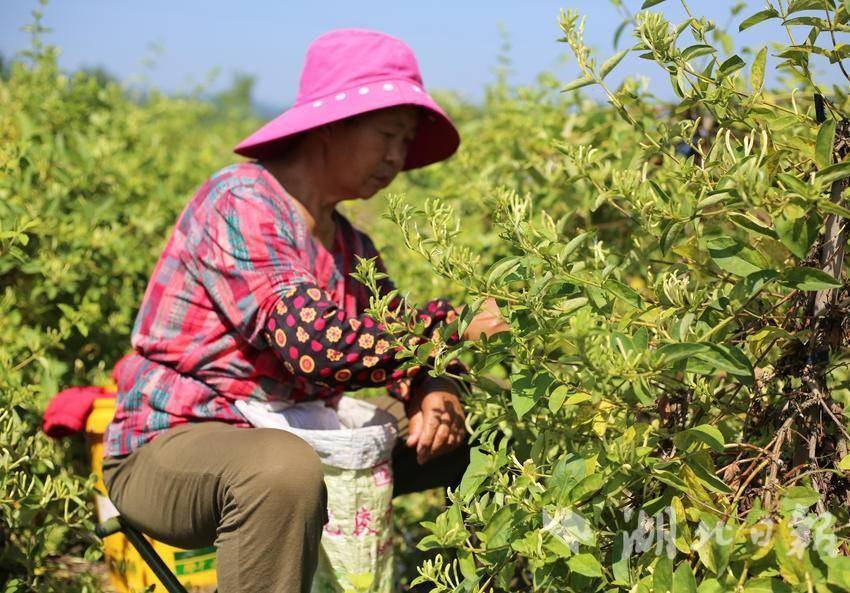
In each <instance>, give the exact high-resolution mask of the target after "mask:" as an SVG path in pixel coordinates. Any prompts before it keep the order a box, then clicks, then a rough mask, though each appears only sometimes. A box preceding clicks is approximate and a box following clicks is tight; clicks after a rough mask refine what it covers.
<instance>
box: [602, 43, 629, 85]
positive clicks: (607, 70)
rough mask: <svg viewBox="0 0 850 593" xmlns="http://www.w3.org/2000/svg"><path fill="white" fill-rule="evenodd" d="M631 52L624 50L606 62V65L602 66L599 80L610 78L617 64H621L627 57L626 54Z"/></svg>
mask: <svg viewBox="0 0 850 593" xmlns="http://www.w3.org/2000/svg"><path fill="white" fill-rule="evenodd" d="M629 51H630V50H628V49H624V50H622V51H619V52H617V53H616V54H614V55H613V56H611V57H610V58H608V59H607V60H605V63H604V64H602V66H601V67H600V68H599V78H602V79H604V78H605V77H606V76H608V74H609V73H610V72H611V70H613V69H614V68H616V67H617V64H619V63H620V62H621V61H622V59H623V58H624V57H626V54H627V53H629Z"/></svg>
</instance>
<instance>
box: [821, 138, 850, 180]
mask: <svg viewBox="0 0 850 593" xmlns="http://www.w3.org/2000/svg"><path fill="white" fill-rule="evenodd" d="M831 150H832V147H830V151H831ZM846 177H850V161H841V162H840V163H835V164H834V165H830V166H828V167H824V168H823V169H821V170H820V171H818V172H817V177H816V178H817V180H818V181H819V182H820V184H821V187H826V186H827V185H830V184H831V183H833V182H835V181H838V180H839V179H844V178H846Z"/></svg>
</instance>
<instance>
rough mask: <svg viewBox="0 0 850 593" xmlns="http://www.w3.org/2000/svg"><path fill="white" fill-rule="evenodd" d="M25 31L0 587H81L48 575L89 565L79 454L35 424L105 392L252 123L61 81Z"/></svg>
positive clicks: (9, 219) (115, 87)
mask: <svg viewBox="0 0 850 593" xmlns="http://www.w3.org/2000/svg"><path fill="white" fill-rule="evenodd" d="M29 28H30V30H31V32H32V33H33V36H34V39H33V44H32V46H31V48H30V50H28V51H27V52H23V53H22V54H21V55H19V56H18V57H17V58H16V59H15V60H13V61H12V62H11V63H10V64H9V65H8V71H7V72H6V73H5V74H4V76H3V77H2V78H0V318H2V320H3V330H2V336H3V337H2V339H0V518H1V519H0V582H2V583H3V590H4V591H6V592H8V593H11V592H17V591H29V590H33V591H52V590H69V591H71V590H73V591H92V590H94V589H95V587H96V586H97V583H96V581H95V579H94V578H93V577H92V576H91V575H90V574H88V573H87V572H85V571H84V572H82V573H79V574H77V575H76V576H73V575H65V576H62V575H60V574H59V571H58V570H55V566H54V565H53V564H51V563H52V562H54V561H55V559H56V557H57V556H58V555H60V554H69V555H71V556H72V557H73V556H76V557H80V558H82V557H84V556H85V557H86V558H88V559H89V560H93V559H96V558H97V556H98V555H99V544H98V542H97V541H96V540H95V538H94V537H93V535H92V534H91V530H92V527H93V521H94V518H93V508H92V505H91V498H92V495H93V489H92V487H93V484H94V482H93V480H91V479H90V477H89V465H88V460H87V458H86V455H85V449H84V444H83V443H82V440H81V439H67V440H63V441H58V442H57V441H53V440H51V439H48V438H47V437H46V436H45V435H44V434H43V433H42V432H41V430H40V426H41V413H42V411H43V410H44V406H45V405H46V403H47V401H48V399H49V398H50V397H51V396H52V395H54V394H55V393H56V392H57V391H58V390H60V389H62V388H65V387H68V386H70V385H90V384H104V383H106V382H107V381H108V373H109V370H110V369H111V368H112V365H113V364H114V363H115V361H116V360H117V359H118V358H119V357H120V356H122V355H123V354H124V353H125V352H126V351H127V350H128V348H129V335H130V330H131V328H132V323H133V319H134V317H135V315H136V312H137V308H138V304H139V302H140V300H141V296H142V295H143V294H144V288H145V285H146V283H147V280H148V276H149V274H150V272H151V270H152V269H153V266H154V264H155V262H156V258H157V257H158V255H159V253H160V251H161V250H162V247H163V246H164V244H165V241H166V239H167V235H168V233H169V231H170V229H171V227H172V226H173V224H174V221H175V220H176V218H177V215H178V214H179V212H180V210H181V209H182V208H183V206H184V205H185V203H186V201H187V200H188V197H189V196H191V194H192V192H193V191H194V190H195V189H196V187H197V186H198V185H199V184H200V183H201V182H202V181H203V179H204V178H205V177H206V176H208V175H209V174H210V173H211V172H213V171H215V170H216V169H217V168H219V167H221V166H223V165H226V164H228V163H229V162H230V161H231V160H232V157H231V155H230V147H231V146H232V145H233V144H234V143H235V142H237V141H238V139H239V138H241V137H242V136H243V135H245V134H247V133H248V132H249V131H250V130H252V129H253V128H254V127H255V126H256V125H257V123H258V122H257V121H255V120H254V119H253V118H251V117H247V116H246V115H245V110H244V109H243V108H242V106H239V105H237V104H231V103H227V101H224V103H223V104H218V103H216V102H209V101H201V100H200V99H198V98H192V97H188V98H175V97H166V96H163V95H161V94H159V93H156V92H151V93H148V94H147V96H145V97H141V96H134V95H133V93H131V92H129V91H127V90H126V89H125V88H123V87H122V86H121V85H119V84H117V83H104V81H102V80H100V79H98V78H97V77H96V76H95V75H92V74H86V73H75V74H66V73H64V72H62V71H60V70H59V68H58V67H57V64H56V54H57V51H56V50H55V49H54V48H51V47H49V46H47V45H44V44H43V42H42V35H43V33H44V30H43V28H42V27H41V25H40V24H39V20H38V18H36V20H35V23H34V24H33V25H31V26H30V27H29ZM224 99H228V96H225V97H224ZM66 572H67V571H66ZM72 572H73V571H72Z"/></svg>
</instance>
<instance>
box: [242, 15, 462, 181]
mask: <svg viewBox="0 0 850 593" xmlns="http://www.w3.org/2000/svg"><path fill="white" fill-rule="evenodd" d="M396 105H418V106H419V107H422V108H424V110H425V114H424V117H421V118H420V120H419V127H418V128H417V132H416V137H415V138H414V139H413V141H412V142H411V143H410V146H409V148H408V152H407V159H406V161H405V163H404V167H403V168H402V169H403V170H406V169H415V168H417V167H424V166H425V165H430V164H431V163H436V162H437V161H441V160H443V159H446V158H448V157H450V156H451V155H452V154H454V152H455V151H456V150H457V147H458V145H459V144H460V135H459V134H458V132H457V129H456V128H455V126H454V124H453V123H452V121H451V120H450V119H449V116H448V115H446V113H445V112H444V111H443V110H442V109H441V108H440V106H439V105H437V102H436V101H434V99H432V98H431V97H430V96H429V95H428V93H427V92H425V87H424V85H423V84H422V76H421V74H420V73H419V65H418V64H417V62H416V56H414V55H413V50H411V49H410V47H408V45H407V44H406V43H404V42H403V41H401V40H400V39H397V38H395V37H392V36H391V35H387V34H385V33H380V32H378V31H370V30H367V29H337V30H335V31H330V32H329V33H325V34H324V35H321V36H320V37H318V38H317V39H316V40H315V41H313V43H311V44H310V47H309V48H307V57H306V59H305V60H304V68H303V70H302V71H301V84H300V86H299V88H298V96H297V97H296V99H295V104H294V105H293V106H292V107H290V108H289V109H287V110H286V111H284V112H283V113H281V114H280V115H279V116H277V117H276V118H275V119H273V120H271V121H270V122H268V123H267V124H266V125H264V126H263V127H262V128H260V129H259V130H257V131H256V132H254V133H253V134H251V135H250V136H248V137H247V138H245V140H243V141H242V142H240V143H239V145H238V146H237V147H236V148H234V149H233V150H234V152H235V153H236V154H240V155H242V156H246V157H249V158H263V157H269V156H272V155H273V154H275V153H277V152H279V151H280V150H281V149H282V148H283V147H285V146H286V145H287V144H288V140H291V139H292V138H293V137H294V136H295V135H296V134H299V133H301V132H305V131H307V130H310V129H312V128H316V127H318V126H321V125H324V124H327V123H330V122H334V121H339V120H341V119H345V118H347V117H351V116H353V115H358V114H361V113H366V112H368V111H374V110H376V109H383V108H385V107H394V106H396Z"/></svg>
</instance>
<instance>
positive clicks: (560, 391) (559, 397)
mask: <svg viewBox="0 0 850 593" xmlns="http://www.w3.org/2000/svg"><path fill="white" fill-rule="evenodd" d="M569 393H570V389H569V387H567V386H566V385H558V386H557V387H556V388H555V389H554V390H553V391H552V393H550V394H549V400H548V401H547V402H546V403H547V405H548V406H549V411H550V412H552V413H553V414H554V413H556V412H557V411H558V410H560V409H561V407H562V406H563V405H564V400H565V399H567V395H569Z"/></svg>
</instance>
